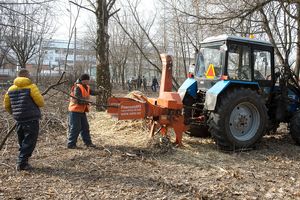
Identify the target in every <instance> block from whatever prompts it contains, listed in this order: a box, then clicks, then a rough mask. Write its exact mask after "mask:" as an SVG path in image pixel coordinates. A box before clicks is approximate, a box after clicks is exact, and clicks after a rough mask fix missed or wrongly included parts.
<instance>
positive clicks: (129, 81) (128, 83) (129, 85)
mask: <svg viewBox="0 0 300 200" xmlns="http://www.w3.org/2000/svg"><path fill="white" fill-rule="evenodd" d="M127 87H128V91H129V92H130V91H131V90H132V87H131V78H130V79H128V80H127Z"/></svg>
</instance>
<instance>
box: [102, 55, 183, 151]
mask: <svg viewBox="0 0 300 200" xmlns="http://www.w3.org/2000/svg"><path fill="white" fill-rule="evenodd" d="M161 59H162V64H163V68H162V78H161V87H160V91H159V97H158V98H157V99H156V98H148V97H145V96H143V95H141V94H134V93H133V95H134V98H126V97H111V98H109V99H108V103H109V108H108V110H107V112H108V113H109V114H110V115H112V116H113V117H116V118H117V119H118V120H130V119H131V120H133V119H148V120H150V121H151V128H150V136H151V137H153V136H154V135H155V134H156V133H161V134H162V136H166V137H168V136H169V135H168V130H169V129H170V128H173V130H174V132H175V135H176V140H175V143H176V145H178V146H182V135H183V132H184V131H186V128H187V127H186V125H185V124H184V116H183V114H182V108H183V104H182V100H181V98H180V96H179V94H178V93H177V92H172V65H173V63H172V58H171V56H170V55H166V54H162V55H161Z"/></svg>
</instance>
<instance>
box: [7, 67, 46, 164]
mask: <svg viewBox="0 0 300 200" xmlns="http://www.w3.org/2000/svg"><path fill="white" fill-rule="evenodd" d="M29 77H30V74H29V71H28V70H26V69H21V70H20V71H19V72H18V77H17V78H16V79H15V80H14V84H13V85H12V86H11V87H10V88H9V89H8V91H7V93H6V94H5V96H4V102H3V104H4V107H5V110H6V111H7V112H9V113H10V114H12V115H13V117H14V119H15V120H16V121H17V128H16V130H17V134H18V142H19V147H20V148H19V151H20V153H19V158H18V161H17V170H30V169H31V166H30V165H29V164H28V159H29V158H30V157H31V155H32V152H33V150H34V149H35V146H36V142H37V138H38V133H39V119H40V117H41V112H40V107H43V106H44V98H43V96H42V95H41V93H40V91H39V89H38V87H37V86H36V85H35V84H33V83H32V81H31V80H30V78H29Z"/></svg>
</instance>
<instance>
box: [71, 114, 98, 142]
mask: <svg viewBox="0 0 300 200" xmlns="http://www.w3.org/2000/svg"><path fill="white" fill-rule="evenodd" d="M79 134H80V135H81V138H82V140H83V142H84V144H86V145H89V144H92V140H91V136H90V127H89V123H88V120H87V117H86V113H78V112H69V136H68V146H69V147H72V146H76V143H77V138H78V136H79Z"/></svg>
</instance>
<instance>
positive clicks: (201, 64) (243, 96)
mask: <svg viewBox="0 0 300 200" xmlns="http://www.w3.org/2000/svg"><path fill="white" fill-rule="evenodd" d="M195 60H196V61H195V65H194V66H191V67H190V69H189V71H190V75H191V76H190V77H189V78H188V79H187V80H186V81H185V82H184V83H183V84H182V85H181V87H180V88H179V90H178V93H179V94H180V96H181V98H182V101H183V104H184V116H185V123H186V124H188V125H190V132H191V133H192V134H194V135H195V134H196V135H201V134H207V133H208V134H210V135H211V136H212V138H213V139H214V140H215V142H216V144H217V145H218V146H219V147H221V148H222V149H225V150H236V149H249V148H252V147H254V146H255V144H257V143H258V142H259V141H260V139H261V138H262V137H263V135H265V134H266V133H269V132H272V131H276V129H277V127H278V126H279V123H281V122H285V123H288V124H289V129H290V134H291V136H292V138H293V139H294V140H295V142H296V143H297V144H300V111H299V108H300V101H299V97H300V87H299V83H298V78H297V76H296V75H295V74H294V73H293V72H292V71H291V70H290V68H289V67H288V66H282V67H277V68H275V62H274V48H273V46H272V44H271V43H269V42H265V41H259V40H255V39H248V38H243V37H235V36H227V35H221V36H217V37H211V38H208V39H206V40H204V41H203V42H202V43H201V48H200V50H199V51H198V52H197V53H196V59H195Z"/></svg>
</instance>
